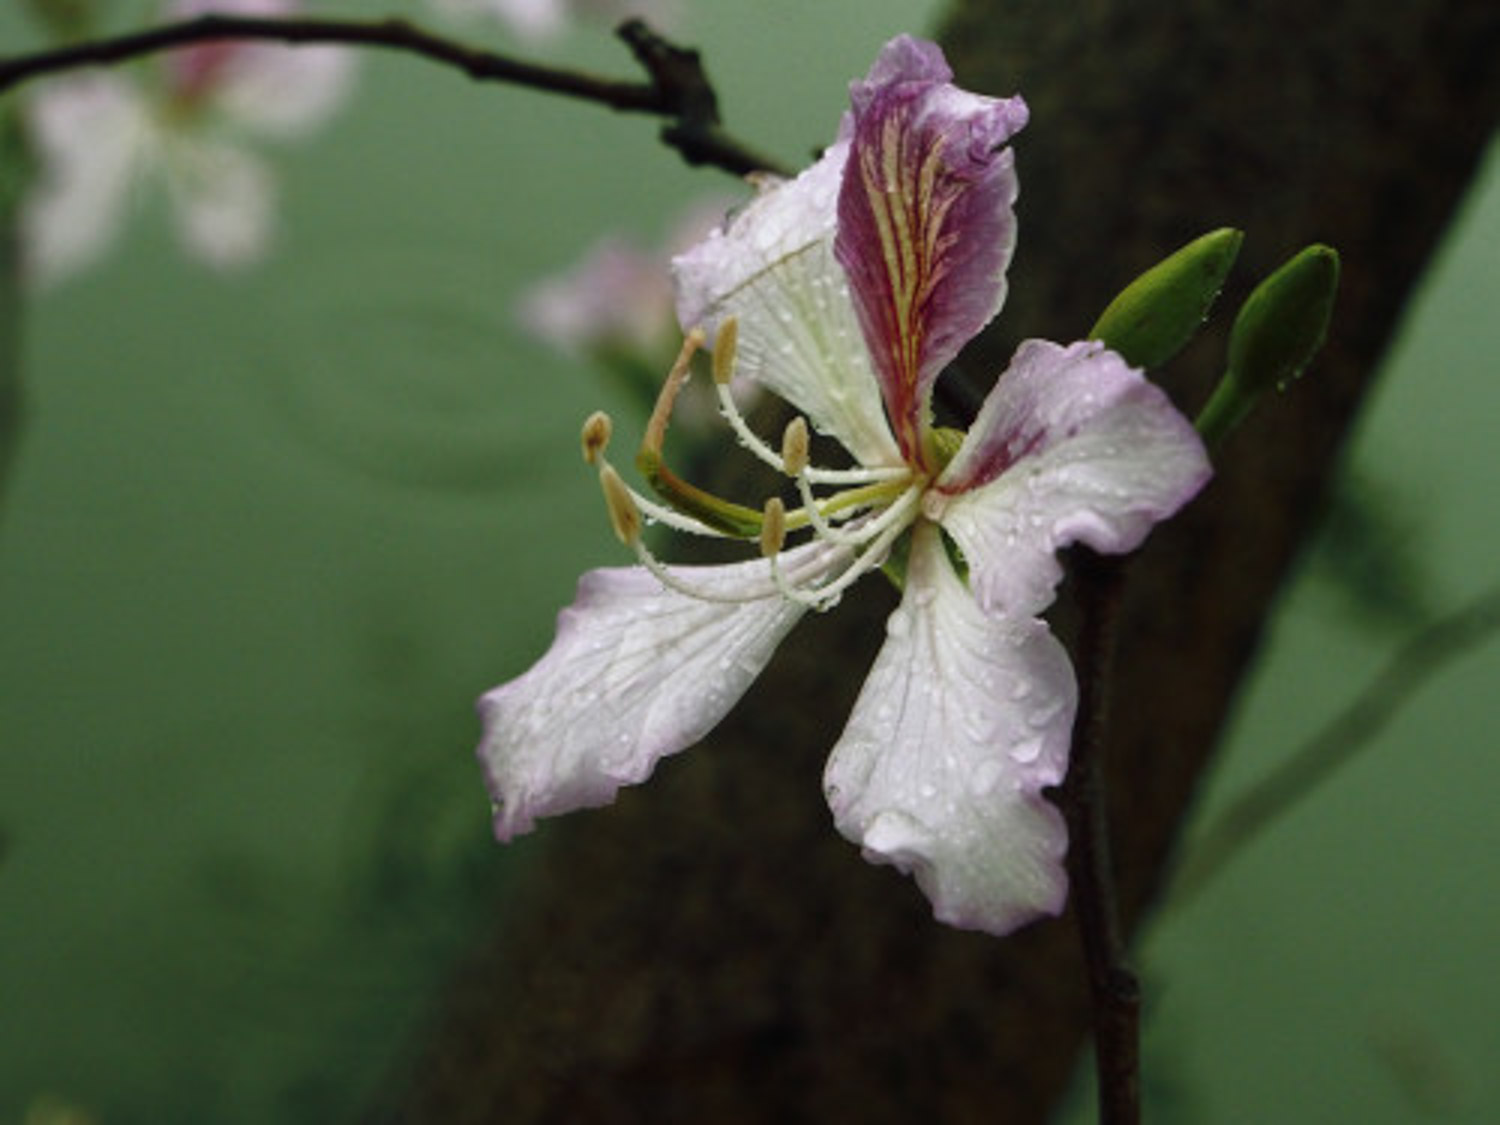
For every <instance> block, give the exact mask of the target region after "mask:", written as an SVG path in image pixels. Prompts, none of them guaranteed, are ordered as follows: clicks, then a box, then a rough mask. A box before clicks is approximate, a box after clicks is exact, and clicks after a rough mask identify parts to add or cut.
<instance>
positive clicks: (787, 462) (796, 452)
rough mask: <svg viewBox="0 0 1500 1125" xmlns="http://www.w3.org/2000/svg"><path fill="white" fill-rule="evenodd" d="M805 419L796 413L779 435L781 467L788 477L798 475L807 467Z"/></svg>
mask: <svg viewBox="0 0 1500 1125" xmlns="http://www.w3.org/2000/svg"><path fill="white" fill-rule="evenodd" d="M808 440H809V439H808V436H807V419H805V418H803V417H802V415H800V414H799V415H797V417H795V418H793V419H792V420H791V421H790V422H788V423H787V424H786V429H785V430H784V431H783V432H782V435H781V467H782V469H783V470H784V471H785V472H786V475H787V476H789V477H800V476H801V475H802V473H803V471H804V470H805V469H806V468H807V453H808Z"/></svg>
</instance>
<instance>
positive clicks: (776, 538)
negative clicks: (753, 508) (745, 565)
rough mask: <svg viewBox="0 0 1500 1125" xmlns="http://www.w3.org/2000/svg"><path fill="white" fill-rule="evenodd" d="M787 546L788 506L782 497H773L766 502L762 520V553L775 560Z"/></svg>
mask: <svg viewBox="0 0 1500 1125" xmlns="http://www.w3.org/2000/svg"><path fill="white" fill-rule="evenodd" d="M785 545H786V505H785V504H783V503H782V502H781V497H779V496H773V497H771V498H770V499H769V500H767V501H766V507H765V511H764V512H762V513H761V520H760V553H761V554H762V555H764V556H765V557H766V558H768V559H769V558H774V557H775V556H777V555H779V554H780V553H781V548H782V547H784V546H785Z"/></svg>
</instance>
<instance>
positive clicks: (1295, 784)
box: [1168, 586, 1500, 906]
mask: <svg viewBox="0 0 1500 1125" xmlns="http://www.w3.org/2000/svg"><path fill="white" fill-rule="evenodd" d="M1497 632H1500V586H1496V587H1492V588H1490V589H1489V590H1487V591H1486V592H1485V593H1483V594H1481V595H1480V596H1479V597H1477V598H1475V599H1474V600H1473V601H1471V602H1469V603H1468V604H1467V605H1464V606H1461V607H1460V608H1458V609H1456V610H1454V611H1453V612H1452V613H1449V614H1446V615H1444V616H1442V617H1439V618H1437V619H1435V620H1434V621H1432V622H1431V623H1429V624H1428V625H1426V626H1425V627H1424V628H1422V629H1420V630H1418V631H1417V632H1416V633H1415V634H1414V635H1413V636H1412V637H1411V638H1410V639H1409V640H1407V641H1406V642H1405V643H1404V644H1402V645H1401V647H1400V648H1398V649H1397V650H1396V652H1395V654H1394V655H1393V656H1392V657H1391V659H1390V660H1389V661H1388V662H1387V663H1386V665H1385V667H1384V668H1382V669H1381V671H1380V673H1379V674H1378V675H1377V676H1376V677H1375V678H1374V679H1373V680H1371V681H1370V682H1369V683H1368V684H1366V685H1365V687H1364V690H1362V691H1361V692H1360V693H1359V694H1358V695H1357V696H1355V697H1354V699H1353V701H1352V702H1350V704H1349V705H1348V706H1347V707H1345V708H1344V709H1343V710H1342V711H1340V712H1339V713H1338V714H1337V715H1335V716H1334V717H1333V718H1332V719H1331V720H1329V722H1328V723H1327V724H1325V725H1324V726H1323V728H1322V729H1321V730H1319V731H1318V732H1317V733H1316V734H1314V735H1313V736H1312V737H1311V738H1309V739H1308V740H1307V741H1306V742H1304V743H1303V744H1302V745H1301V746H1300V747H1298V749H1297V750H1295V751H1294V752H1293V753H1292V755H1291V756H1290V757H1289V758H1287V760H1286V761H1284V762H1283V763H1282V764H1281V765H1280V766H1278V767H1276V768H1275V769H1273V770H1272V771H1271V772H1270V773H1269V774H1268V775H1266V776H1265V777H1264V778H1262V779H1261V780H1260V781H1259V782H1257V783H1256V784H1254V785H1252V786H1251V787H1250V789H1249V790H1247V791H1246V792H1245V793H1243V794H1241V795H1240V796H1239V797H1238V798H1237V799H1236V800H1235V801H1234V802H1233V803H1232V804H1231V805H1230V806H1229V808H1228V809H1226V810H1225V811H1224V812H1223V814H1221V815H1220V817H1219V819H1218V820H1216V821H1215V822H1214V823H1213V824H1212V826H1210V827H1209V828H1208V829H1207V830H1206V831H1205V832H1204V833H1203V837H1202V839H1201V840H1200V841H1197V842H1194V843H1191V844H1190V845H1189V846H1190V849H1191V850H1190V851H1189V852H1188V854H1187V860H1186V862H1185V863H1184V865H1183V868H1182V870H1181V871H1180V872H1179V873H1178V875H1177V877H1176V878H1175V879H1174V880H1173V883H1172V888H1171V897H1170V899H1169V900H1168V901H1169V903H1170V904H1171V905H1172V906H1180V905H1181V904H1182V903H1185V902H1187V901H1188V900H1189V899H1191V898H1192V897H1193V896H1194V895H1196V894H1197V893H1198V892H1199V891H1201V890H1202V889H1203V888H1204V886H1206V885H1207V884H1208V883H1209V882H1210V881H1211V880H1212V879H1213V877H1214V876H1215V875H1217V874H1218V873H1219V871H1220V870H1222V869H1223V867H1224V865H1225V864H1226V863H1228V862H1229V861H1230V860H1231V859H1232V858H1234V856H1235V855H1237V854H1238V853H1239V851H1240V850H1241V849H1242V848H1243V847H1244V845H1245V844H1246V842H1247V841H1249V840H1250V839H1251V838H1252V837H1254V836H1255V835H1256V834H1258V833H1259V832H1261V831H1262V830H1263V829H1264V828H1265V827H1266V825H1268V824H1269V823H1270V822H1271V821H1273V820H1275V819H1276V818H1277V817H1278V816H1281V815H1282V814H1283V813H1285V812H1286V811H1287V810H1288V809H1290V808H1292V807H1293V806H1294V805H1296V804H1297V803H1298V802H1299V801H1301V800H1303V799H1305V798H1306V797H1308V796H1309V795H1310V794H1312V793H1313V792H1315V791H1316V790H1317V788H1318V787H1319V786H1320V785H1322V784H1323V783H1324V782H1326V781H1327V780H1328V779H1329V778H1330V777H1332V776H1333V775H1334V774H1335V773H1336V772H1337V771H1338V770H1339V769H1340V768H1342V767H1343V766H1345V765H1347V764H1348V763H1349V762H1350V761H1352V760H1353V759H1354V758H1355V757H1357V756H1358V755H1359V753H1360V752H1361V751H1362V750H1364V749H1365V748H1366V747H1367V746H1369V745H1370V743H1371V742H1372V741H1373V740H1374V738H1375V736H1376V735H1377V734H1379V733H1380V732H1381V730H1383V729H1384V728H1385V725H1386V724H1387V723H1389V722H1390V720H1391V719H1392V718H1393V717H1394V716H1395V715H1396V713H1397V712H1399V711H1400V709H1401V708H1402V707H1403V706H1404V705H1405V704H1406V701H1407V700H1408V699H1410V698H1411V696H1412V695H1413V694H1415V693H1416V691H1417V690H1418V689H1419V688H1421V687H1422V686H1423V685H1425V684H1426V683H1427V681H1428V680H1430V679H1431V678H1432V677H1433V676H1434V675H1436V674H1437V673H1438V672H1440V671H1441V670H1442V669H1444V668H1446V667H1447V666H1448V665H1449V663H1450V662H1452V661H1453V660H1456V659H1457V658H1458V657H1460V656H1462V655H1463V654H1464V653H1466V652H1468V651H1469V650H1470V649H1473V648H1474V647H1476V646H1477V645H1479V644H1481V643H1483V642H1484V641H1486V640H1488V639H1489V638H1491V637H1493V636H1494V635H1495V634H1496V633H1497Z"/></svg>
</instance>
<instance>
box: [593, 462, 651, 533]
mask: <svg viewBox="0 0 1500 1125" xmlns="http://www.w3.org/2000/svg"><path fill="white" fill-rule="evenodd" d="M599 487H600V488H602V489H603V490H604V504H605V507H607V508H608V509H609V522H610V526H611V527H613V528H614V529H615V534H616V535H617V536H619V538H620V542H621V543H623V544H625V546H627V547H634V546H635V545H636V543H638V542H639V541H640V538H641V510H640V509H639V508H637V507H636V506H635V500H634V499H633V498H632V497H631V495H630V489H628V488H626V487H625V482H624V481H622V480H621V479H620V474H619V473H617V472H615V470H614V466H613V465H605V466H604V467H603V468H602V469H600V470H599Z"/></svg>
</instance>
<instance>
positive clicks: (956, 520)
mask: <svg viewBox="0 0 1500 1125" xmlns="http://www.w3.org/2000/svg"><path fill="white" fill-rule="evenodd" d="M1210 473H1211V469H1210V466H1209V462H1208V455H1207V454H1206V453H1205V452H1204V449H1203V443H1202V442H1201V441H1200V440H1199V439H1198V435H1197V434H1196V433H1195V432H1194V431H1193V427H1192V424H1191V423H1190V422H1188V420H1187V419H1186V418H1184V417H1183V416H1182V415H1181V414H1180V413H1178V412H1177V410H1176V409H1175V408H1174V407H1173V406H1172V404H1171V402H1170V401H1169V400H1168V398H1167V396H1166V395H1165V394H1163V393H1162V392H1161V390H1160V388H1158V387H1156V386H1153V385H1152V384H1151V383H1150V382H1148V381H1147V380H1146V378H1145V377H1144V376H1143V375H1142V374H1141V372H1140V371H1137V370H1135V369H1133V368H1131V367H1129V366H1127V365H1126V363H1125V361H1124V360H1123V359H1121V358H1120V357H1119V356H1118V355H1116V354H1115V353H1114V352H1111V351H1108V350H1106V349H1104V347H1103V346H1102V345H1100V344H1097V343H1082V342H1081V343H1076V344H1072V345H1070V346H1068V347H1061V346H1059V345H1057V344H1052V343H1048V342H1046V341H1044V340H1028V341H1026V342H1025V343H1023V344H1022V345H1021V347H1020V348H1019V349H1018V350H1017V351H1016V356H1015V359H1014V360H1013V361H1012V362H1011V366H1010V368H1009V369H1008V370H1007V371H1006V372H1005V374H1004V375H1002V376H1001V377H1000V380H999V382H998V383H996V384H995V388H994V390H992V391H991V392H990V395H989V398H987V399H986V400H985V403H984V406H983V407H982V408H981V409H980V412H979V416H978V417H977V418H976V419H975V420H974V425H973V426H972V427H971V428H970V430H969V434H968V436H967V437H966V438H965V439H964V442H963V445H962V446H961V447H960V448H959V451H958V453H957V454H956V455H955V456H954V458H953V460H952V461H951V462H950V463H949V465H948V467H947V469H946V470H944V472H943V475H942V476H941V477H940V478H939V480H938V492H937V493H935V494H934V496H935V497H936V496H938V495H939V494H941V493H942V492H943V491H948V490H952V491H954V492H955V494H954V495H951V496H949V497H947V498H946V499H945V500H943V501H942V503H941V506H940V510H938V509H935V508H934V507H933V506H932V505H929V514H935V513H936V514H939V515H940V518H941V521H942V524H943V527H944V529H945V530H946V531H948V533H949V534H950V535H952V536H953V538H954V539H955V540H956V541H957V543H958V545H959V547H960V548H962V550H963V553H964V557H965V558H966V559H967V561H968V564H969V568H970V570H969V574H970V581H971V583H972V584H973V587H974V592H975V594H976V596H977V597H978V598H979V600H980V602H981V604H982V605H983V606H984V607H985V609H986V610H989V611H991V612H996V611H1003V612H1006V613H1009V614H1012V615H1019V616H1029V615H1031V614H1035V613H1039V612H1041V610H1042V609H1043V608H1045V607H1046V606H1047V605H1049V604H1050V603H1051V601H1052V598H1053V591H1054V589H1055V588H1056V586H1057V582H1058V580H1059V579H1060V578H1061V577H1062V568H1061V567H1060V566H1059V564H1058V562H1057V559H1056V557H1055V555H1056V552H1057V551H1058V549H1059V548H1061V547H1065V546H1067V545H1068V544H1070V543H1085V544H1087V545H1088V546H1090V547H1092V548H1093V549H1094V550H1096V551H1102V552H1106V553H1123V552H1125V551H1131V550H1134V549H1135V548H1136V547H1138V546H1139V545H1140V543H1141V541H1142V540H1143V539H1144V538H1145V537H1146V534H1147V533H1148V532H1149V531H1150V530H1151V527H1152V525H1153V524H1154V523H1156V522H1157V521H1158V520H1162V519H1165V518H1166V517H1168V516H1170V515H1171V514H1172V513H1174V512H1176V511H1177V509H1178V508H1180V507H1181V506H1182V505H1183V504H1185V503H1187V501H1188V500H1189V499H1191V498H1192V497H1193V496H1194V495H1195V494H1196V493H1197V492H1198V490H1199V489H1200V488H1201V487H1202V486H1203V484H1204V482H1206V481H1207V480H1208V478H1209V475H1210Z"/></svg>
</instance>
